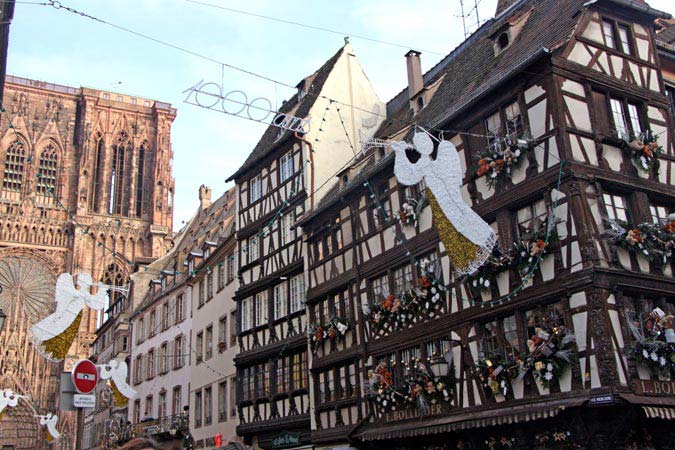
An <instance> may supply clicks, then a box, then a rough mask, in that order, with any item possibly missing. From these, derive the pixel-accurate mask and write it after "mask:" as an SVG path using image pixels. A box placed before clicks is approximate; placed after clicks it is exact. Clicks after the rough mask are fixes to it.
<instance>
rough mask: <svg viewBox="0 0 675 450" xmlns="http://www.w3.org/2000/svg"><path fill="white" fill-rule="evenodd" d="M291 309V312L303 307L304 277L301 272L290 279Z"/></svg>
mask: <svg viewBox="0 0 675 450" xmlns="http://www.w3.org/2000/svg"><path fill="white" fill-rule="evenodd" d="M290 287H291V289H290V294H291V296H290V297H291V310H290V311H289V312H290V313H291V314H293V313H294V312H296V311H300V310H301V309H304V308H305V277H304V275H303V274H300V275H296V276H294V277H292V278H291V279H290Z"/></svg>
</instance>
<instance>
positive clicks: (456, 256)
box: [427, 188, 478, 271]
mask: <svg viewBox="0 0 675 450" xmlns="http://www.w3.org/2000/svg"><path fill="white" fill-rule="evenodd" d="M427 196H428V197H429V203H430V204H431V214H432V217H433V225H434V226H435V227H436V228H437V229H438V236H439V237H440V238H441V241H442V242H443V245H444V246H445V251H446V252H448V258H450V262H451V263H452V266H453V267H455V268H456V269H457V270H459V271H463V270H466V269H467V268H468V267H469V265H470V264H471V262H472V261H473V260H474V259H476V255H477V253H478V246H477V245H476V244H474V243H473V242H471V241H470V240H468V239H467V238H466V237H464V235H463V234H462V233H460V232H459V231H457V229H456V228H455V227H454V226H453V225H452V223H451V222H450V221H449V220H448V218H447V217H445V214H444V213H443V210H442V209H441V207H440V205H439V204H438V201H436V197H434V194H433V193H432V192H431V189H429V188H427Z"/></svg>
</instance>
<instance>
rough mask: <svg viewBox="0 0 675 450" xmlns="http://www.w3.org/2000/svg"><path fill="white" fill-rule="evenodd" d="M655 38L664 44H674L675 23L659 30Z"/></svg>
mask: <svg viewBox="0 0 675 450" xmlns="http://www.w3.org/2000/svg"><path fill="white" fill-rule="evenodd" d="M656 40H657V41H659V42H663V43H664V44H670V45H673V44H675V23H674V24H672V25H670V26H668V27H666V28H664V29H663V30H661V31H659V33H658V34H657V35H656Z"/></svg>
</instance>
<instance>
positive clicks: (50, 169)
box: [36, 143, 59, 203]
mask: <svg viewBox="0 0 675 450" xmlns="http://www.w3.org/2000/svg"><path fill="white" fill-rule="evenodd" d="M58 168H59V155H58V152H57V150H56V147H54V144H52V143H49V144H47V146H45V148H44V149H43V150H42V153H40V161H39V163H38V173H37V183H36V193H37V196H38V199H39V201H40V202H41V203H54V196H55V195H56V175H57V173H58Z"/></svg>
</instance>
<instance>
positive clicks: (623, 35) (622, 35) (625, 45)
mask: <svg viewBox="0 0 675 450" xmlns="http://www.w3.org/2000/svg"><path fill="white" fill-rule="evenodd" d="M628 36H629V35H628V27H627V26H625V25H619V39H621V50H623V52H624V53H625V54H627V55H630V54H631V48H630V39H629V37H628Z"/></svg>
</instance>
